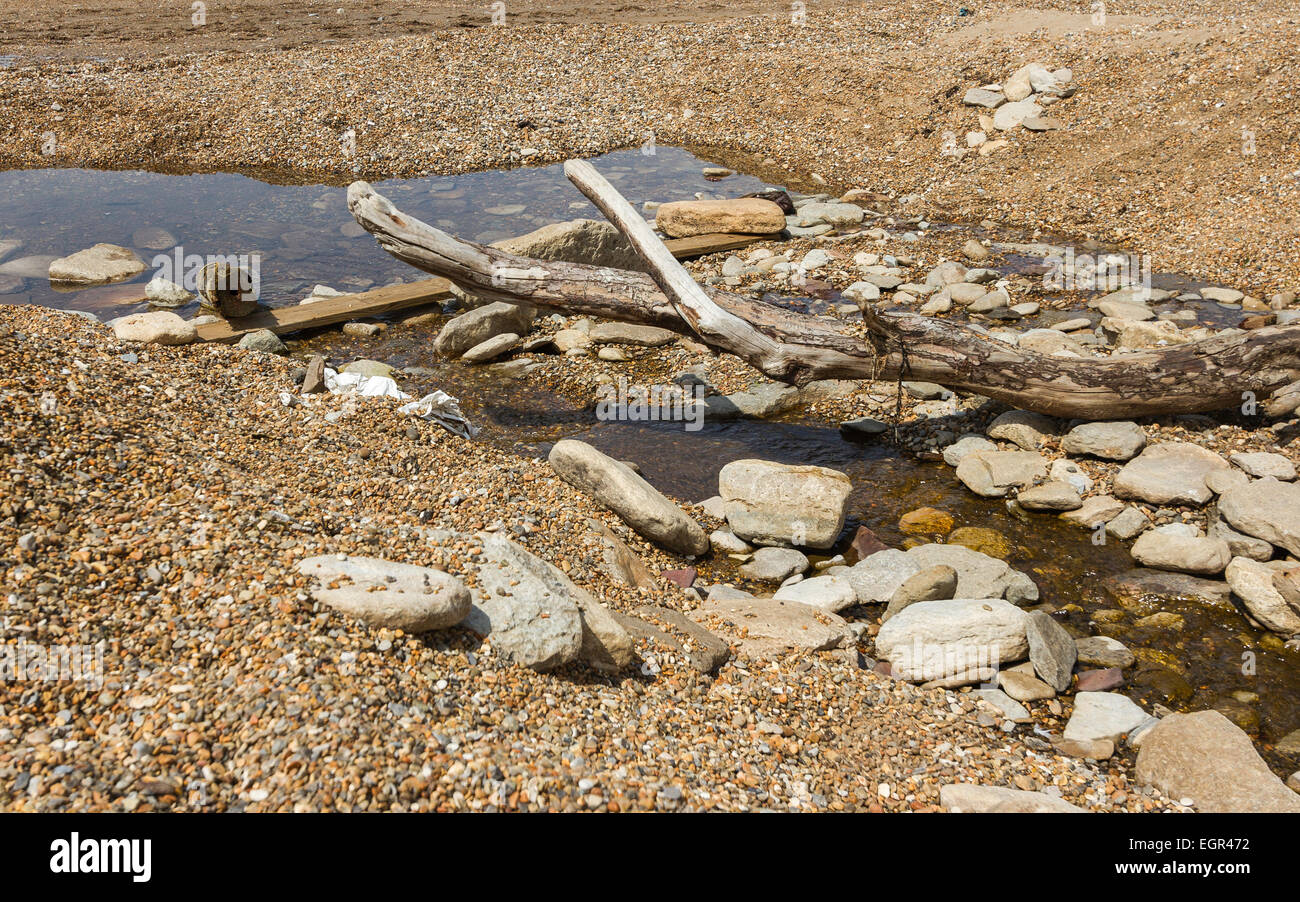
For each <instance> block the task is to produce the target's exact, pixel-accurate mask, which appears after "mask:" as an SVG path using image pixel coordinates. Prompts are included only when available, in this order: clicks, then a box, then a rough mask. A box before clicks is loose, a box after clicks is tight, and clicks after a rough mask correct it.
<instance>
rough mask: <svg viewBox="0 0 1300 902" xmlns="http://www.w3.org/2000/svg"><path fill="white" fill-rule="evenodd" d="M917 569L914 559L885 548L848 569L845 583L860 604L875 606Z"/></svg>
mask: <svg viewBox="0 0 1300 902" xmlns="http://www.w3.org/2000/svg"><path fill="white" fill-rule="evenodd" d="M921 569H922V567H921V564H920V563H919V562H918V561H917V559H916V558H914V557H912V556H911V555H910V554H908V553H907V552H906V551H900V550H899V549H897V548H886V549H884V550H883V551H877V552H875V553H874V554H869V555H867V556H866V557H864V558H863V559H862V560H860V561H858V562H857V563H856V564H854V565H853V566H852V567H850V568H849V572H848V579H849V583H850V584H851V585H852V586H853V591H854V592H855V593H857V596H858V601H859V602H860V603H862V604H875V603H880V602H886V601H889V600H890V599H891V598H893V597H894V593H895V592H897V591H898V589H899V587H901V586H902V585H903V583H905V582H906V581H907V580H908V579H910V578H911V577H912V576H913V575H914V574H916V573H918V572H919V571H920V570H921ZM950 597H951V596H950Z"/></svg>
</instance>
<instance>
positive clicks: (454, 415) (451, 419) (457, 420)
mask: <svg viewBox="0 0 1300 902" xmlns="http://www.w3.org/2000/svg"><path fill="white" fill-rule="evenodd" d="M397 409H398V410H400V411H401V412H402V413H406V414H411V415H412V416H417V417H419V418H420V419H422V420H429V421H430V422H434V423H437V424H438V425H439V426H441V427H442V428H443V429H446V430H447V431H448V432H450V433H452V434H453V435H459V436H460V437H461V438H473V437H474V436H476V435H478V427H476V426H474V425H473V424H471V423H470V421H469V420H467V419H465V415H464V414H462V413H461V412H460V402H459V401H457V400H456V399H455V398H453V397H452V396H451V395H449V394H447V393H446V392H445V391H435V392H432V393H431V394H427V395H425V396H424V397H423V398H421V399H420V400H418V401H412V402H411V403H410V404H403V405H402V406H401V407H399V408H397Z"/></svg>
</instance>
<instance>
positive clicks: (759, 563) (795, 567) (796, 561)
mask: <svg viewBox="0 0 1300 902" xmlns="http://www.w3.org/2000/svg"><path fill="white" fill-rule="evenodd" d="M807 569H808V558H807V557H805V556H804V554H803V552H801V551H796V550H795V549H793V548H760V549H758V550H757V551H755V552H754V556H753V557H752V558H751V559H750V560H748V561H746V562H745V563H744V564H743V565H742V566H741V568H740V575H741V576H743V577H745V578H746V579H755V580H758V581H759V582H764V583H783V582H785V581H786V580H787V579H789V578H790V577H792V576H797V575H798V574H800V573H803V572H804V571H805V570H807Z"/></svg>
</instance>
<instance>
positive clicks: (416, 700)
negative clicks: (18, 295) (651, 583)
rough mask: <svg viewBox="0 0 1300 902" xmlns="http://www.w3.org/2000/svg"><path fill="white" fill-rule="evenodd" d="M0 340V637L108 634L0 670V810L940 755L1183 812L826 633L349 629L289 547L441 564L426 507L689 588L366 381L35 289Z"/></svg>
mask: <svg viewBox="0 0 1300 902" xmlns="http://www.w3.org/2000/svg"><path fill="white" fill-rule="evenodd" d="M0 352H2V353H3V354H4V357H5V359H6V361H8V363H9V365H8V366H7V367H6V368H5V372H4V373H3V374H2V375H0V399H3V405H4V407H5V409H6V410H7V411H9V412H10V413H9V426H8V429H7V430H6V433H5V435H4V436H3V438H0V448H2V449H3V458H4V460H5V467H4V469H3V470H2V471H0V497H3V498H4V499H5V501H4V507H3V509H0V592H3V593H4V597H5V612H6V614H7V618H8V620H7V641H9V642H10V643H13V642H15V641H18V640H19V639H20V638H21V640H23V641H24V642H26V643H29V644H35V645H40V646H42V647H47V648H52V647H54V646H58V645H66V644H82V645H94V644H96V643H99V642H102V643H104V646H103V648H104V651H103V659H104V660H103V664H104V673H105V682H104V683H103V685H102V686H91V685H87V684H83V683H70V682H15V681H9V682H4V683H0V806H3V807H4V808H6V809H10V810H57V809H68V810H150V809H183V810H240V809H244V810H295V811H314V810H414V809H419V810H452V809H507V808H519V809H551V810H555V809H560V810H582V809H595V810H631V809H692V810H693V809H710V808H711V809H721V810H740V809H756V808H777V809H790V808H799V809H804V808H812V809H823V808H825V809H834V810H866V809H870V810H909V809H911V810H931V809H934V808H935V807H936V806H937V802H938V787H939V785H940V784H942V783H948V782H953V781H954V780H956V781H971V782H979V783H989V784H997V785H1012V786H1017V787H1019V788H1022V789H1042V788H1050V787H1055V790H1052V791H1053V792H1055V791H1059V793H1060V795H1061V797H1063V798H1065V799H1066V800H1068V801H1071V802H1074V803H1076V804H1079V805H1082V806H1084V807H1087V808H1091V809H1105V810H1114V809H1123V810H1150V809H1164V808H1170V807H1174V808H1176V807H1178V806H1176V805H1172V804H1171V803H1169V802H1166V801H1164V800H1162V799H1161V798H1160V797H1159V796H1158V795H1152V794H1146V793H1144V792H1142V791H1139V790H1138V789H1137V788H1136V787H1135V786H1133V785H1132V784H1131V783H1130V782H1129V780H1128V778H1127V777H1126V776H1125V772H1126V771H1128V770H1129V767H1130V765H1131V762H1128V763H1126V762H1125V759H1124V758H1116V759H1114V761H1112V762H1108V763H1106V764H1104V765H1093V764H1091V763H1087V762H1084V761H1082V760H1080V759H1069V758H1064V757H1060V756H1058V755H1057V754H1055V753H1054V752H1052V751H1051V750H1050V747H1048V746H1047V745H1046V743H1045V742H1043V741H1042V740H1039V739H1037V737H1035V736H1033V735H1028V736H1025V737H1024V738H1023V739H1022V738H1011V737H1008V736H1006V735H1005V734H1003V733H1002V732H1001V730H1000V729H999V728H998V726H997V725H996V723H997V721H996V719H995V718H992V717H989V716H988V715H987V713H982V712H981V709H978V708H977V707H976V704H975V703H974V702H973V701H972V696H970V695H969V694H964V693H957V692H948V691H943V690H936V691H922V690H920V689H917V688H915V687H912V686H909V685H906V684H902V683H896V682H893V681H890V680H887V679H884V678H882V677H880V676H878V675H876V674H874V673H872V672H870V671H865V670H859V669H857V668H855V667H853V666H852V665H850V664H848V663H846V662H845V661H844V660H843V658H842V657H839V656H832V655H829V654H826V655H808V656H805V657H795V658H788V659H785V660H783V661H782V662H781V663H780V664H770V663H769V664H760V663H757V662H749V661H746V660H744V659H741V660H738V661H735V662H733V663H731V664H729V665H726V666H725V667H724V668H723V670H722V671H721V672H720V674H719V675H718V676H717V677H716V678H706V677H703V676H701V675H699V674H697V673H696V672H695V671H693V670H691V669H690V668H689V667H687V666H685V665H684V664H683V663H679V662H677V661H675V660H674V659H673V657H672V656H671V655H669V654H666V653H665V652H664V650H663V649H655V648H653V647H647V646H646V645H645V644H644V643H639V651H640V652H641V653H642V655H643V656H650V657H653V659H654V660H655V662H656V664H657V666H658V668H659V672H658V673H657V674H654V675H652V676H630V677H627V678H624V679H611V678H609V677H604V676H599V675H597V674H595V673H594V672H591V671H587V670H584V669H581V668H574V669H569V670H565V671H561V672H556V673H550V674H545V675H542V674H537V673H534V672H532V671H530V670H526V669H522V668H518V667H513V666H506V665H503V664H502V663H501V662H500V661H499V660H497V658H496V657H495V656H494V655H493V654H492V653H491V652H490V651H488V650H487V649H486V648H484V647H483V646H482V645H481V643H480V642H479V641H478V640H477V639H476V638H474V637H473V636H472V635H470V634H469V633H468V632H465V631H462V630H459V629H453V630H448V631H445V632H441V633H433V634H425V635H421V636H410V635H404V634H401V633H400V632H394V631H382V630H372V629H368V628H366V627H364V626H362V625H360V624H358V623H356V622H353V621H349V620H347V619H345V618H343V617H341V616H339V615H338V614H336V613H334V612H332V611H329V610H328V609H324V608H320V607H319V606H314V605H313V603H312V602H311V600H310V598H309V596H308V595H307V594H306V591H305V588H306V586H305V582H304V580H303V578H302V577H300V576H298V575H297V573H296V571H295V570H294V565H295V563H296V562H297V561H298V560H300V559H301V558H303V557H307V556H310V555H315V554H322V553H337V552H346V553H350V554H370V555H383V556H385V557H388V558H390V559H394V560H400V561H406V562H409V563H416V564H426V565H428V564H438V565H440V566H442V567H443V568H445V569H446V570H447V571H448V572H451V573H454V574H459V573H462V572H464V571H465V569H466V565H467V563H468V562H469V561H471V560H472V558H473V555H474V554H475V551H476V550H475V549H474V548H472V547H469V546H467V545H465V544H463V543H462V544H460V545H456V544H451V543H443V544H437V543H434V542H432V541H431V540H430V539H429V538H428V537H427V536H426V534H425V532H424V530H425V528H426V527H439V526H445V527H451V528H453V529H456V530H461V531H467V530H477V529H494V528H496V529H504V530H509V531H511V532H513V533H514V535H515V538H516V539H517V540H519V541H520V542H522V543H524V544H525V545H526V546H527V547H529V548H530V549H532V550H533V551H534V552H535V553H537V554H539V555H541V556H542V557H544V558H546V559H547V560H550V561H552V562H553V563H555V564H556V565H557V566H559V567H561V569H563V570H565V571H567V572H568V573H569V575H570V576H571V577H572V578H573V579H574V580H575V581H577V582H578V583H580V584H582V585H584V586H586V587H587V588H589V589H591V590H592V591H593V592H595V593H596V594H597V595H599V596H600V597H601V598H602V600H603V601H604V602H605V604H607V605H608V606H610V607H611V608H614V609H616V610H630V609H631V608H632V607H634V606H636V605H639V604H643V603H645V602H647V601H649V602H652V603H658V604H663V605H666V606H668V607H673V608H678V609H681V608H683V607H684V605H685V604H686V603H687V599H688V596H686V595H685V594H683V593H681V592H679V591H678V590H676V589H675V588H672V587H665V588H655V589H648V590H642V591H633V590H630V589H627V588H624V587H622V586H619V585H617V584H615V583H613V582H612V581H610V580H609V579H608V578H607V577H606V576H605V575H604V574H603V572H602V571H600V570H599V569H598V568H597V567H596V566H595V563H594V561H593V560H592V559H591V558H590V557H589V552H587V551H586V550H585V546H584V545H583V542H582V538H581V537H582V536H583V535H584V534H585V533H586V529H587V526H586V524H587V520H588V518H596V519H599V520H601V521H602V522H604V523H605V524H606V525H607V526H609V527H610V528H611V529H613V530H615V531H616V532H618V533H620V534H621V535H623V537H624V539H625V541H627V542H628V544H629V545H630V546H631V547H632V548H633V549H634V550H635V551H636V552H637V553H638V554H639V555H640V556H642V558H643V559H644V560H646V561H647V562H648V563H649V564H650V565H651V566H652V567H655V568H660V567H668V566H674V565H677V564H678V563H679V562H678V561H675V560H673V559H671V558H668V557H666V556H664V555H662V554H661V553H659V552H657V551H655V550H654V549H653V548H651V547H650V546H648V545H647V544H645V543H644V542H642V541H641V540H639V539H638V538H637V537H636V536H635V535H632V534H630V533H628V531H627V530H626V529H625V528H624V527H623V526H622V525H621V523H619V522H618V521H617V520H616V519H615V518H614V517H612V516H611V515H609V514H607V513H604V512H602V511H600V510H597V509H596V508H595V507H594V506H593V505H592V504H591V503H590V502H589V501H588V500H586V499H585V497H583V496H581V495H579V494H577V493H576V492H574V491H573V490H571V489H569V488H568V487H566V486H565V485H564V484H563V483H561V482H559V481H558V480H557V479H556V478H555V477H554V476H553V475H552V474H551V472H550V470H549V468H547V467H546V466H545V465H544V464H543V463H540V462H538V461H534V460H529V459H521V458H518V457H514V456H511V455H508V454H506V453H504V452H501V451H498V450H495V449H492V448H490V447H487V446H484V445H481V444H471V443H468V442H465V441H463V440H460V439H456V438H452V437H450V436H448V435H447V434H445V433H443V432H441V431H439V430H437V429H436V428H435V427H433V426H431V425H428V424H422V423H414V424H413V423H412V421H409V420H404V419H402V418H400V417H399V416H398V415H397V414H396V413H395V410H394V408H393V406H392V405H390V404H389V403H387V402H382V401H380V402H371V403H367V404H361V405H352V406H349V405H348V404H347V403H346V402H344V401H341V400H338V399H334V398H332V397H329V398H326V399H324V400H323V401H321V402H320V406H313V405H305V406H295V407H285V406H283V405H282V404H281V402H280V399H279V392H280V391H283V390H287V389H289V388H290V387H291V386H292V377H291V375H290V367H291V366H292V364H291V363H290V362H288V361H285V360H282V359H280V358H275V357H271V356H268V355H263V354H260V353H257V352H245V351H241V350H238V349H235V348H228V347H205V346H189V347H183V348H156V347H155V348H148V349H147V350H142V349H141V348H140V347H139V346H135V347H130V346H126V345H121V344H119V343H118V342H116V341H115V340H114V339H113V338H112V337H111V333H109V332H108V331H107V330H106V329H104V328H102V327H99V326H96V325H93V324H90V323H88V322H86V321H84V320H82V319H79V318H76V317H72V316H69V315H66V314H55V313H51V312H49V311H43V310H39V309H35V308H0ZM338 412H342V413H343V416H341V417H339V418H337V419H336V421H335V422H330V421H329V420H327V419H326V418H325V416H324V414H325V413H338ZM1067 713H1068V712H1067ZM1036 717H1039V715H1036ZM1042 718H1045V719H1042V721H1041V722H1042V723H1043V724H1044V725H1045V726H1047V727H1051V728H1054V729H1059V727H1060V720H1059V718H1057V719H1053V718H1051V716H1050V715H1048V714H1043V715H1042ZM984 723H991V725H990V726H984V725H983V724H984Z"/></svg>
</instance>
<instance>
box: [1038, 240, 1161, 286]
mask: <svg viewBox="0 0 1300 902" xmlns="http://www.w3.org/2000/svg"><path fill="white" fill-rule="evenodd" d="M1043 265H1044V266H1045V267H1046V268H1047V269H1046V272H1044V273H1043V287H1044V288H1045V289H1047V290H1048V291H1118V290H1119V289H1121V288H1132V289H1140V291H1141V296H1142V297H1149V296H1150V294H1151V255H1150V254H1141V255H1138V254H1101V255H1099V256H1097V257H1093V256H1092V255H1091V254H1076V253H1075V252H1074V248H1072V247H1067V248H1065V253H1064V254H1051V255H1049V256H1046V257H1044V258H1043Z"/></svg>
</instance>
